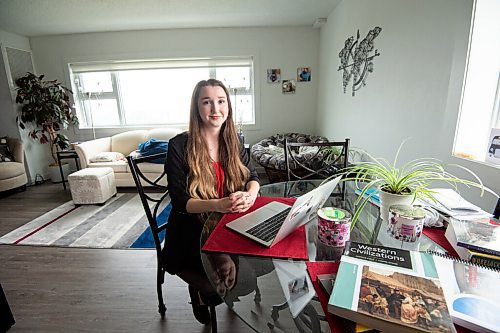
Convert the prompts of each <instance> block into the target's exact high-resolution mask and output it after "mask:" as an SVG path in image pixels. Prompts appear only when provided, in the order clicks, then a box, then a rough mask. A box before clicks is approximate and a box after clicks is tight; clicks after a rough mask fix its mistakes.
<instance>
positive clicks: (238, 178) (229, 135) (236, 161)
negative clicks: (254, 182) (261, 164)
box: [187, 79, 250, 199]
mask: <svg viewBox="0 0 500 333" xmlns="http://www.w3.org/2000/svg"><path fill="white" fill-rule="evenodd" d="M207 86H211V87H221V88H222V89H224V92H225V93H226V98H227V103H228V115H227V119H226V121H225V122H224V124H222V127H221V130H220V134H219V161H220V162H221V165H222V168H223V170H224V191H225V192H227V193H233V192H235V191H241V190H242V189H243V186H244V185H245V183H246V182H247V180H248V178H249V176H250V171H249V170H248V168H247V167H246V166H245V165H244V164H243V163H242V162H241V159H240V140H239V139H238V135H237V134H236V128H235V126H234V121H233V108H232V106H231V100H230V98H229V91H228V90H227V88H226V87H225V86H224V84H223V83H222V82H220V81H218V80H214V79H209V80H203V81H200V82H198V84H197V85H196V87H195V88H194V91H193V95H192V97H191V110H190V115H189V135H188V140H187V162H188V165H189V176H188V177H189V181H188V184H189V185H188V192H189V195H190V196H191V197H193V198H198V199H215V198H218V195H217V190H216V186H217V180H216V176H215V169H214V167H213V164H212V159H211V158H210V154H209V151H208V145H207V143H206V141H205V139H204V137H203V135H202V131H201V129H202V119H201V116H200V112H199V109H198V99H199V97H200V92H201V89H202V88H203V87H207Z"/></svg>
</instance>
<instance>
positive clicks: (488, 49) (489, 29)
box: [453, 0, 500, 165]
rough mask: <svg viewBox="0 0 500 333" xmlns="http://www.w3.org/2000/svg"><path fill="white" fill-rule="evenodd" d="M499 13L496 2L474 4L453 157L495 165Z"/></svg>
mask: <svg viewBox="0 0 500 333" xmlns="http://www.w3.org/2000/svg"><path fill="white" fill-rule="evenodd" d="M499 12H500V2H499V1H498V0H477V1H476V4H475V9H474V13H473V23H472V29H471V36H470V43H469V55H468V64H467V69H466V81H465V84H464V89H463V93H462V103H461V110H460V117H459V123H458V126H457V132H456V135H455V146H454V151H453V154H454V155H455V156H459V157H465V158H469V159H472V160H476V161H480V162H487V163H493V164H497V165H500V151H498V152H496V151H494V152H493V153H491V152H490V149H491V147H492V137H493V138H494V137H495V136H496V135H498V134H496V133H500V110H499V105H500V44H499V43H498V42H497V41H498V36H499V35H500V20H498V13H499ZM492 155H493V156H492ZM494 155H497V157H495V156H494ZM492 157H493V158H492Z"/></svg>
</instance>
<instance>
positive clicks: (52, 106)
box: [16, 73, 78, 175]
mask: <svg viewBox="0 0 500 333" xmlns="http://www.w3.org/2000/svg"><path fill="white" fill-rule="evenodd" d="M43 78H44V75H40V76H37V75H35V74H33V73H27V74H26V75H25V76H23V77H21V78H19V79H17V80H16V85H17V87H18V88H17V96H16V103H18V104H22V107H21V108H20V110H19V113H18V116H17V117H16V121H17V123H18V124H19V127H21V128H22V129H25V128H26V125H27V124H29V125H31V129H30V132H29V136H30V137H31V138H32V139H33V140H38V141H39V142H40V143H42V144H49V147H50V153H51V156H52V160H53V162H52V163H51V164H50V165H51V166H56V167H57V166H58V161H57V156H56V152H57V151H59V150H64V149H67V148H69V146H70V143H69V140H68V137H67V136H66V135H64V134H61V133H60V131H61V130H63V129H67V128H68V125H77V124H78V118H77V117H76V115H75V114H74V112H73V109H72V107H71V102H70V98H69V97H70V95H71V94H72V92H71V90H69V89H68V88H66V87H64V86H63V85H62V84H61V83H59V82H58V81H57V80H52V81H45V80H43ZM55 174H56V175H57V174H58V173H55Z"/></svg>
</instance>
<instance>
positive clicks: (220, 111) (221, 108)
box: [198, 86, 229, 128]
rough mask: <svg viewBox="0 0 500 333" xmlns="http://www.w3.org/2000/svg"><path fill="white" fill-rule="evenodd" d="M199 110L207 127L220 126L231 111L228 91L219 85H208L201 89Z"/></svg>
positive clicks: (204, 125)
mask: <svg viewBox="0 0 500 333" xmlns="http://www.w3.org/2000/svg"><path fill="white" fill-rule="evenodd" d="M198 110H199V112H200V117H201V120H202V122H203V127H205V128H220V127H221V126H222V124H224V122H225V121H226V119H227V115H228V113H229V108H228V102H227V96H226V92H225V91H224V89H223V88H222V87H219V86H215V87H212V86H206V87H202V88H201V90H200V96H199V98H198Z"/></svg>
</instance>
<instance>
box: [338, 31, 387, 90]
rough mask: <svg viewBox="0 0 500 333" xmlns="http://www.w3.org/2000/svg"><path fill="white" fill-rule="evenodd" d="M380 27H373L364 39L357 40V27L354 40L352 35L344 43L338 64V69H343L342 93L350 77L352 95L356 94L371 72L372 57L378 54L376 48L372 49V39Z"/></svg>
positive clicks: (378, 32) (364, 84)
mask: <svg viewBox="0 0 500 333" xmlns="http://www.w3.org/2000/svg"><path fill="white" fill-rule="evenodd" d="M380 31H382V28H380V27H375V28H374V29H372V30H370V32H368V34H367V35H366V37H365V39H363V40H362V41H359V29H358V34H357V37H356V41H354V37H353V36H351V37H349V38H348V39H347V40H346V41H345V44H344V48H343V49H342V50H341V51H340V53H339V57H340V66H339V69H338V70H339V71H340V70H344V74H343V83H342V85H343V86H344V94H345V92H346V90H347V85H348V84H349V82H350V81H351V79H352V96H355V95H356V91H358V90H359V89H361V87H364V86H366V76H367V75H368V73H371V72H373V61H372V60H373V58H375V57H377V56H379V55H380V53H379V52H378V50H375V52H373V53H372V51H373V40H374V39H375V38H376V37H377V36H378V35H379V34H380Z"/></svg>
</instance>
